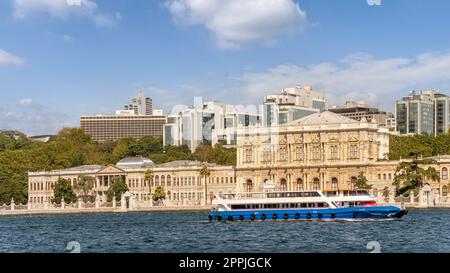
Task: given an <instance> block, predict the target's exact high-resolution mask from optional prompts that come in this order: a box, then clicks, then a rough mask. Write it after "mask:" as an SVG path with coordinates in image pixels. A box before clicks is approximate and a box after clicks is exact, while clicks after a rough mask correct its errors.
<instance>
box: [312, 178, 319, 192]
mask: <svg viewBox="0 0 450 273" xmlns="http://www.w3.org/2000/svg"><path fill="white" fill-rule="evenodd" d="M313 190H315V191H318V190H320V180H319V178H317V177H316V178H314V179H313Z"/></svg>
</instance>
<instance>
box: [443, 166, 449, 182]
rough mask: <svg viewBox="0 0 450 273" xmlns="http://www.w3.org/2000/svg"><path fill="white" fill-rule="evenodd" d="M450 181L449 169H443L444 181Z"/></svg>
mask: <svg viewBox="0 0 450 273" xmlns="http://www.w3.org/2000/svg"><path fill="white" fill-rule="evenodd" d="M447 179H448V169H447V168H445V167H444V168H442V180H447Z"/></svg>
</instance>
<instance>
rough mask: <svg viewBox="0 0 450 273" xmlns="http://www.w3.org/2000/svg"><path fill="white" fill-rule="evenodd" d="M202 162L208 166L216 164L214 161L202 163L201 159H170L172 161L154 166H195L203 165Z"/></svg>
mask: <svg viewBox="0 0 450 273" xmlns="http://www.w3.org/2000/svg"><path fill="white" fill-rule="evenodd" d="M204 164H206V165H207V166H208V167H215V166H218V165H217V164H215V163H203V162H201V161H192V160H176V161H172V162H167V163H163V164H158V165H157V166H156V167H159V168H172V167H195V166H203V165H204Z"/></svg>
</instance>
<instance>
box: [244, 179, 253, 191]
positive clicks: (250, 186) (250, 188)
mask: <svg viewBox="0 0 450 273" xmlns="http://www.w3.org/2000/svg"><path fill="white" fill-rule="evenodd" d="M246 191H247V192H252V191H253V181H252V180H250V179H248V180H247V182H246Z"/></svg>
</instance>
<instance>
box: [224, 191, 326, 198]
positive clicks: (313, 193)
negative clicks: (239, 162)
mask: <svg viewBox="0 0 450 273" xmlns="http://www.w3.org/2000/svg"><path fill="white" fill-rule="evenodd" d="M218 197H219V198H221V199H225V200H241V199H268V198H292V197H321V195H320V194H319V193H318V192H317V191H305V192H288V191H286V192H244V193H223V194H218Z"/></svg>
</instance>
